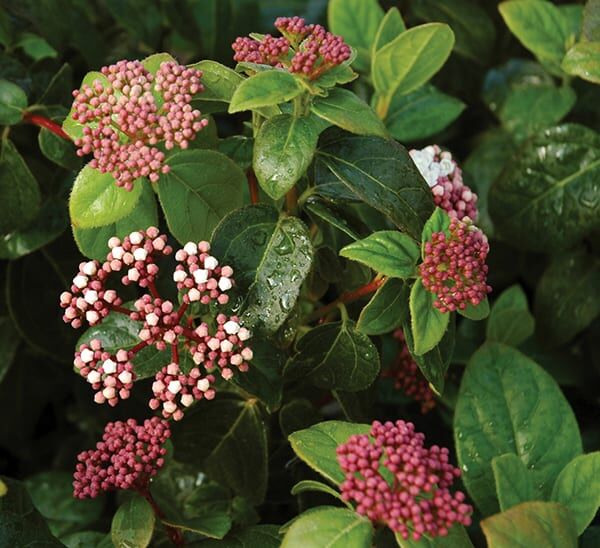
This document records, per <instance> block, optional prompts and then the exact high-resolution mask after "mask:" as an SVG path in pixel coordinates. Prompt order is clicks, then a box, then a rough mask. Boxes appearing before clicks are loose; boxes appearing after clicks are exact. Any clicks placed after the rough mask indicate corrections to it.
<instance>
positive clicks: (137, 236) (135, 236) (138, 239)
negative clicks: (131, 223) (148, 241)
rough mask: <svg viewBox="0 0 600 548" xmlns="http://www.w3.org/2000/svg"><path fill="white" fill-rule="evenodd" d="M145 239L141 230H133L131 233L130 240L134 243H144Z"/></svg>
mask: <svg viewBox="0 0 600 548" xmlns="http://www.w3.org/2000/svg"><path fill="white" fill-rule="evenodd" d="M143 240H144V236H143V235H142V233H141V232H132V233H131V234H130V235H129V241H130V242H131V243H132V244H133V245H139V244H141V243H142V241H143Z"/></svg>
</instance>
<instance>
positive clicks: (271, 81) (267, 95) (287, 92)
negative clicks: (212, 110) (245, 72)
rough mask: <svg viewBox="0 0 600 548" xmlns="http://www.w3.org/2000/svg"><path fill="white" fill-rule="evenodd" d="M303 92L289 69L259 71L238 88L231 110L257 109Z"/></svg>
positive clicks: (287, 99) (230, 106)
mask: <svg viewBox="0 0 600 548" xmlns="http://www.w3.org/2000/svg"><path fill="white" fill-rule="evenodd" d="M300 93H302V87H301V86H300V84H298V82H297V81H296V79H295V78H294V77H293V76H292V75H291V74H290V73H289V72H287V71H281V70H269V71H265V72H259V73H258V74H255V75H254V76H251V77H250V78H247V79H246V80H244V81H242V82H241V83H240V85H239V86H238V87H237V88H236V90H235V92H234V93H233V96H232V97H231V103H230V104H229V112H230V113H234V112H241V111H243V110H255V109H258V108H260V107H268V106H273V105H278V104H279V103H285V102H287V101H289V100H290V99H293V98H294V97H296V96H297V95H300Z"/></svg>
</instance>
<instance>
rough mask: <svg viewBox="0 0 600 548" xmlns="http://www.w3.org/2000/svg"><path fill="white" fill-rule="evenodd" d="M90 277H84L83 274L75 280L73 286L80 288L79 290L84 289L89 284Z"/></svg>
mask: <svg viewBox="0 0 600 548" xmlns="http://www.w3.org/2000/svg"><path fill="white" fill-rule="evenodd" d="M88 279H89V278H88V277H87V276H83V275H82V274H78V275H77V276H75V277H74V278H73V285H74V286H76V287H78V288H79V289H83V288H84V287H86V286H87V284H88Z"/></svg>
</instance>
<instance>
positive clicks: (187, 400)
mask: <svg viewBox="0 0 600 548" xmlns="http://www.w3.org/2000/svg"><path fill="white" fill-rule="evenodd" d="M192 403H194V396H192V395H191V394H184V395H183V396H181V405H183V406H184V407H189V406H190V405H192Z"/></svg>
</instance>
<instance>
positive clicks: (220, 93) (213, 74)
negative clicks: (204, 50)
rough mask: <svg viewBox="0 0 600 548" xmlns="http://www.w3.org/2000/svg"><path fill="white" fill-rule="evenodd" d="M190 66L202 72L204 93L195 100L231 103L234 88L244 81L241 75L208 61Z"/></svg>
mask: <svg viewBox="0 0 600 548" xmlns="http://www.w3.org/2000/svg"><path fill="white" fill-rule="evenodd" d="M190 66H191V67H192V68H195V69H198V70H201V71H202V85H203V86H204V91H203V92H202V95H199V96H197V97H196V98H195V99H200V100H202V101H223V102H225V103H228V102H229V101H231V98H232V97H233V94H234V92H235V90H236V88H237V87H238V86H239V85H240V83H241V82H242V81H243V80H244V78H243V77H242V75H241V74H238V73H237V72H235V70H232V69H230V68H229V67H226V66H225V65H222V64H221V63H217V62H216V61H212V60H210V59H206V60H204V61H200V62H198V63H194V64H193V65H190Z"/></svg>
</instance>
